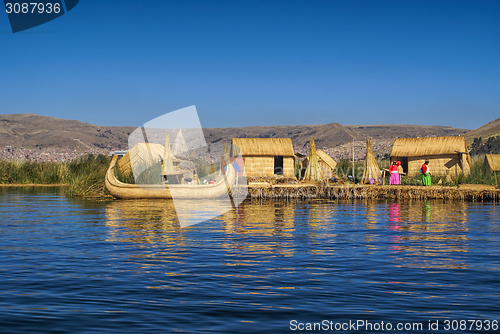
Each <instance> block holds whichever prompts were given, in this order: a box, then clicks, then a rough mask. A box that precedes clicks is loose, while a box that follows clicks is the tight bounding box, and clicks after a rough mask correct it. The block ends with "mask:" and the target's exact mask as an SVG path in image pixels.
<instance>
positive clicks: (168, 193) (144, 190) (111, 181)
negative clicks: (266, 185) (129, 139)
mask: <svg viewBox="0 0 500 334" xmlns="http://www.w3.org/2000/svg"><path fill="white" fill-rule="evenodd" d="M117 160H118V157H117V156H116V155H114V156H113V159H112V160H111V163H110V164H109V167H108V170H107V172H106V177H105V181H104V182H105V185H106V188H107V189H108V191H109V193H110V194H111V195H113V196H114V197H116V198H120V199H139V198H143V199H172V198H175V199H208V198H218V197H221V196H223V195H225V194H228V193H229V191H230V190H231V187H232V186H233V185H234V183H235V180H236V172H235V170H234V167H233V166H232V164H228V165H227V172H226V173H225V175H223V176H222V178H221V180H220V181H218V182H216V183H214V184H206V185H196V184H170V185H169V184H142V185H136V184H129V183H124V182H121V181H119V180H118V179H117V178H116V176H115V167H116V161H117Z"/></svg>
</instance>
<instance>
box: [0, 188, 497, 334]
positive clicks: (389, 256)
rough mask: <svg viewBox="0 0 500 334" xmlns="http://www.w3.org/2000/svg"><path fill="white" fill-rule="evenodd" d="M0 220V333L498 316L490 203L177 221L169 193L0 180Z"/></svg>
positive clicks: (265, 327)
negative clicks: (96, 193) (100, 197)
mask: <svg viewBox="0 0 500 334" xmlns="http://www.w3.org/2000/svg"><path fill="white" fill-rule="evenodd" d="M0 216H1V221H0V261H1V265H0V277H1V279H0V332H2V333H95V332H107V333H149V332H151V333H173V332H190V333H208V332H219V333H287V332H299V331H298V330H296V331H291V330H290V321H291V320H296V321H297V323H308V322H309V323H311V322H321V321H322V320H328V321H332V322H334V323H344V322H349V320H351V321H356V320H365V321H369V322H370V321H371V322H380V321H384V322H386V323H387V322H390V323H392V324H394V326H395V325H396V324H397V323H402V322H411V323H413V322H416V323H422V324H423V326H424V327H423V328H424V331H420V332H425V331H426V329H427V326H428V322H429V320H432V321H435V320H439V321H440V329H443V327H442V326H443V322H444V321H445V320H446V319H449V320H469V319H482V320H487V319H488V320H490V321H493V320H495V319H496V320H500V299H499V297H500V272H499V269H500V261H499V251H500V233H499V232H500V229H499V227H500V217H499V207H498V205H495V204H491V203H463V202H443V201H427V202H401V203H390V202H370V201H368V202H333V201H314V202H290V203H283V202H262V203H254V202H245V203H244V204H243V205H241V206H240V207H239V208H238V209H237V210H236V211H235V210H233V211H231V212H228V213H226V214H224V215H223V216H219V217H217V218H215V219H212V220H210V221H207V222H205V223H202V224H199V225H195V226H191V227H187V228H181V227H180V226H179V223H178V221H177V220H176V217H175V213H174V211H173V206H172V205H171V203H170V202H166V201H111V202H109V201H108V202H107V201H105V202H99V201H82V200H79V201H76V200H69V199H67V198H65V197H64V195H63V194H62V193H61V192H60V190H59V189H50V188H48V189H47V188H46V189H40V188H38V189H37V188H29V189H0ZM468 326H469V325H468ZM468 329H469V327H467V330H468ZM467 330H466V331H467ZM357 332H369V331H366V330H358V331H357ZM393 332H395V331H393ZM433 332H434V333H435V332H436V331H433ZM448 332H450V331H448ZM454 332H459V331H454ZM474 332H478V331H474ZM488 332H493V331H492V330H490V331H488Z"/></svg>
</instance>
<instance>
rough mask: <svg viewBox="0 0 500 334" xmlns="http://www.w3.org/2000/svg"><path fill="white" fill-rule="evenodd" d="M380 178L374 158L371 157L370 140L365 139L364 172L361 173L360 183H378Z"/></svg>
mask: <svg viewBox="0 0 500 334" xmlns="http://www.w3.org/2000/svg"><path fill="white" fill-rule="evenodd" d="M380 176H381V174H380V168H379V167H378V164H377V160H375V156H374V155H373V150H372V144H371V143H370V139H366V156H365V170H364V172H363V178H362V179H361V183H364V184H366V183H369V184H375V183H379V178H380Z"/></svg>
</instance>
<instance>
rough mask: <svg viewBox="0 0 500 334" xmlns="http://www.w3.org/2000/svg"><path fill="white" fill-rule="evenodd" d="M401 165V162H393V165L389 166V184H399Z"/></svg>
mask: <svg viewBox="0 0 500 334" xmlns="http://www.w3.org/2000/svg"><path fill="white" fill-rule="evenodd" d="M400 165H401V161H393V162H392V165H391V166H389V173H390V176H389V184H399V172H398V167H399V166H400Z"/></svg>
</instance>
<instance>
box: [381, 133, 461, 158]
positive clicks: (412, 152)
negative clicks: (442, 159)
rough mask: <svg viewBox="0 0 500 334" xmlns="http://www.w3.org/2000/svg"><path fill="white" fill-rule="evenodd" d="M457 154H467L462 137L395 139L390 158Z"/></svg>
mask: <svg viewBox="0 0 500 334" xmlns="http://www.w3.org/2000/svg"><path fill="white" fill-rule="evenodd" d="M457 152H461V153H464V152H465V153H468V152H469V151H468V150H467V145H466V144H465V139H464V137H462V136H455V137H426V138H397V139H396V140H395V141H394V145H393V146H392V152H391V157H417V156H429V155H446V154H457Z"/></svg>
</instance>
